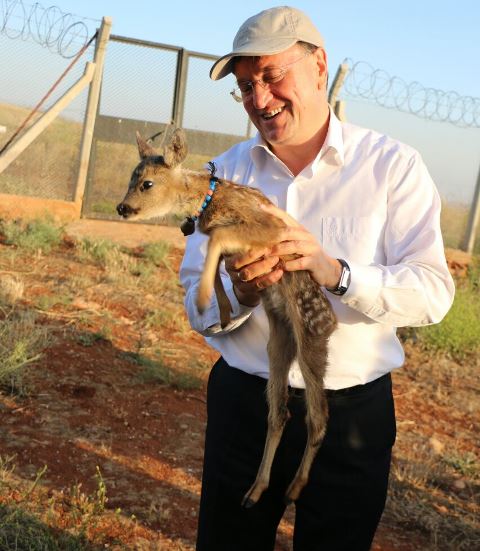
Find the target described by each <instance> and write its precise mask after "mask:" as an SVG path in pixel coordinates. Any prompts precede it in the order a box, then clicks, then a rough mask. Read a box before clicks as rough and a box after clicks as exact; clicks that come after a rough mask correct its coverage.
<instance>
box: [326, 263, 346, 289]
mask: <svg viewBox="0 0 480 551" xmlns="http://www.w3.org/2000/svg"><path fill="white" fill-rule="evenodd" d="M337 260H338V261H339V262H340V264H341V265H342V273H341V275H340V281H339V282H338V285H337V286H336V287H333V289H332V288H330V289H329V288H328V287H326V289H327V291H330V293H333V294H334V295H338V296H342V295H344V294H345V293H346V292H347V289H348V286H349V285H350V279H351V274H350V266H349V265H348V264H347V263H346V262H345V260H343V258H337Z"/></svg>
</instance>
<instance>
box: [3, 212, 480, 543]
mask: <svg viewBox="0 0 480 551" xmlns="http://www.w3.org/2000/svg"><path fill="white" fill-rule="evenodd" d="M65 231H66V233H67V234H68V236H70V237H69V239H67V240H66V242H65V244H64V245H63V246H62V248H61V250H60V251H56V252H54V253H52V254H51V255H47V256H40V257H37V258H35V259H34V260H33V261H32V258H31V257H28V255H27V256H22V257H16V258H15V268H14V269H12V266H11V265H10V264H9V263H8V261H7V260H2V262H1V264H0V273H2V272H3V273H7V272H15V273H16V274H20V275H21V276H22V279H23V281H24V283H25V296H24V301H25V303H28V304H33V305H35V304H38V300H39V299H40V297H44V296H52V295H53V294H54V293H59V292H60V289H61V288H63V285H67V284H68V282H69V280H71V278H72V274H76V275H77V277H80V272H82V273H81V276H82V277H83V278H85V277H90V278H91V281H92V282H94V284H93V283H92V285H90V286H89V287H88V290H87V291H82V292H81V293H78V290H77V294H76V293H75V289H74V288H75V284H73V287H72V286H71V287H69V292H70V293H71V295H72V296H71V300H69V301H65V303H64V304H62V303H61V302H59V303H54V304H52V306H51V307H49V308H48V309H46V308H43V310H42V315H43V319H44V323H45V324H48V326H49V329H50V331H51V333H52V335H53V336H54V339H53V340H52V344H51V345H50V346H49V347H48V348H47V349H46V350H45V353H44V356H43V358H42V359H41V360H40V361H39V362H38V363H37V364H36V365H35V369H33V370H32V372H31V375H30V378H29V385H30V392H29V393H28V395H27V396H26V397H24V398H20V397H10V396H8V395H5V394H3V395H2V394H0V425H1V427H2V430H1V431H0V455H3V456H6V455H8V456H14V457H15V464H16V471H15V472H16V473H17V475H18V476H21V477H22V478H24V479H26V480H33V479H34V478H35V475H36V473H38V471H39V469H41V468H42V467H43V466H44V465H46V466H47V467H48V470H47V472H46V473H45V475H44V476H43V477H42V481H41V484H42V487H43V488H45V489H46V491H47V492H48V495H49V496H51V497H52V496H53V497H55V496H57V497H58V495H59V492H60V493H61V492H66V491H67V490H66V489H68V488H71V487H72V486H74V485H76V484H78V483H81V488H82V491H83V492H85V493H92V492H93V493H94V492H95V491H96V488H97V481H96V480H97V479H96V478H95V474H96V472H97V471H96V469H97V466H98V467H99V468H100V471H101V473H102V477H103V480H104V482H105V485H106V488H107V495H108V504H107V507H108V510H110V511H114V510H116V509H118V511H119V512H118V515H119V516H120V517H122V519H123V520H122V522H119V521H116V520H115V519H114V520H111V521H104V522H103V524H102V525H101V526H100V527H99V528H98V529H97V532H98V533H97V536H96V537H98V538H99V541H101V542H102V545H103V547H105V548H107V547H108V548H110V549H139V550H143V549H144V550H147V549H151V550H154V549H161V550H165V551H172V550H193V549H194V541H195V532H196V523H197V510H198V502H199V493H200V479H201V467H202V454H203V433H204V428H205V421H206V411H205V383H206V379H207V377H208V370H209V366H210V365H211V364H212V363H213V362H214V361H215V359H216V357H217V355H216V353H215V352H214V351H212V350H210V349H208V348H207V347H206V346H205V345H204V343H203V339H202V338H201V337H200V336H199V335H196V334H195V333H193V332H192V331H191V330H190V329H189V328H188V327H187V326H186V325H185V324H184V323H183V324H179V322H178V320H175V319H173V320H172V319H171V320H170V321H169V323H167V324H164V325H162V327H155V329H154V330H152V329H151V328H147V326H146V325H145V319H146V312H147V313H148V312H151V311H154V310H155V309H159V308H161V305H162V304H165V303H166V301H170V302H171V301H172V300H173V301H174V302H175V306H176V310H175V312H176V315H177V316H178V315H180V314H178V313H179V312H181V311H182V306H181V292H180V290H179V289H178V283H177V284H174V285H176V287H175V289H174V291H172V290H171V288H170V287H167V288H164V289H163V291H162V293H163V296H161V297H159V296H157V293H156V291H155V289H152V290H151V292H148V291H146V290H145V289H138V290H137V291H136V292H134V291H132V289H131V288H128V289H120V288H119V287H117V288H115V285H112V284H111V283H108V281H105V279H104V276H102V277H99V275H98V273H97V272H98V268H97V267H95V266H93V265H91V264H88V263H87V264H78V260H77V259H76V258H75V257H74V253H73V252H72V250H73V248H74V246H73V245H72V242H73V243H74V242H75V240H79V239H81V238H83V237H90V238H93V237H95V238H97V239H107V240H111V241H114V242H117V243H119V244H122V245H125V246H128V247H139V246H140V245H141V244H144V243H147V242H154V241H158V240H159V239H162V240H167V241H168V242H169V243H171V244H172V245H173V247H172V249H171V252H170V255H169V260H170V263H171V267H172V271H173V272H176V271H177V270H178V266H179V262H180V259H181V253H182V248H183V244H184V238H183V236H182V235H181V233H180V230H179V229H178V228H164V227H159V226H153V225H140V224H126V223H123V222H99V221H93V220H80V221H77V222H74V223H70V224H68V225H67V226H66V228H65ZM7 249H8V247H6V246H5V245H1V244H0V258H4V259H5V258H7V256H6V253H7V252H8V250H7ZM162 273H163V272H162ZM169 277H170V278H172V277H173V278H175V277H176V275H175V274H173V276H172V273H171V272H170V273H169ZM102 278H103V279H102ZM65 292H67V291H65ZM181 315H182V316H183V314H181ZM139 336H141V337H142V343H141V346H142V347H143V348H142V350H144V349H149V350H153V349H154V346H157V347H159V348H160V349H161V351H162V361H163V362H164V363H165V364H166V365H167V366H168V367H169V368H170V369H171V370H172V372H176V373H181V372H182V366H188V368H189V373H192V372H194V373H195V376H196V378H197V380H199V381H200V383H199V388H193V387H192V388H186V386H185V385H181V384H175V383H173V384H158V383H153V382H152V381H151V380H149V379H148V378H146V377H144V376H143V375H144V367H145V366H143V365H142V364H141V363H139V361H138V356H136V355H135V353H136V351H138V350H140V345H139ZM149 347H150V348H149ZM410 357H411V358H414V355H413V356H410ZM408 361H411V360H407V363H408ZM413 361H414V360H413ZM410 385H411V380H410V378H409V371H408V366H407V369H406V370H405V371H403V372H402V373H398V374H396V375H395V394H396V402H397V412H398V419H399V430H400V431H406V432H408V431H411V430H414V427H415V426H416V420H417V419H419V418H420V417H421V418H422V420H423V422H424V423H425V424H426V425H425V426H426V427H427V433H428V437H430V436H431V435H434V436H435V435H437V436H438V431H439V429H438V426H437V425H438V419H436V415H441V414H442V411H441V410H440V412H439V413H438V412H437V414H435V413H433V412H432V411H431V410H430V409H429V408H428V405H426V404H423V406H422V405H421V404H419V403H417V402H416V398H415V395H414V393H412V392H411V389H410ZM462 423H463V420H462V419H454V420H453V422H452V423H451V424H450V426H451V431H450V432H448V433H445V434H441V438H442V439H443V440H444V441H449V440H451V439H455V438H456V435H455V433H456V430H457V429H458V427H460V426H462ZM462 430H464V429H462ZM472 430H473V429H472ZM475 445H476V444H475V438H474V437H473V436H469V437H468V438H467V440H466V443H464V446H465V449H473V450H474V449H475ZM459 491H460V490H459ZM292 519H293V510H292V509H291V508H290V509H289V510H288V511H287V514H286V515H285V518H284V519H283V520H282V523H281V526H280V529H279V535H278V541H277V547H276V551H288V550H290V549H291V543H290V542H291V536H292V530H293V525H292ZM117 520H118V519H117ZM57 524H58V522H57ZM120 544H121V545H123V547H122V546H121V545H120ZM430 548H431V547H429V546H428V538H427V537H426V535H425V534H423V533H422V532H420V531H418V530H415V528H414V527H413V528H411V529H409V528H407V527H405V526H403V525H399V524H397V523H396V522H395V519H394V518H393V517H392V516H390V517H389V516H386V517H385V518H384V519H383V520H382V524H381V526H380V529H379V532H378V534H377V537H376V540H375V544H374V547H373V549H374V550H376V551H379V550H382V551H414V550H415V551H418V550H419V549H430ZM432 549H433V548H432ZM438 549H441V547H438ZM226 551H228V550H226ZM246 551H248V550H246Z"/></svg>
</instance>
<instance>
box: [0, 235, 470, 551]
mask: <svg viewBox="0 0 480 551" xmlns="http://www.w3.org/2000/svg"><path fill="white" fill-rule="evenodd" d="M0 248H1V253H2V254H1V257H0V295H1V296H3V299H2V300H3V305H4V306H3V308H4V314H3V316H4V320H3V321H4V325H3V326H2V327H6V326H9V327H13V325H10V322H12V323H13V320H14V316H13V310H12V309H13V308H14V309H15V311H16V312H17V314H16V315H18V313H19V312H22V313H23V314H27V313H29V314H35V315H34V316H32V318H31V320H30V325H27V324H26V321H25V319H23V320H22V323H23V327H24V329H23V330H22V331H23V334H25V333H27V334H33V332H34V330H36V329H39V328H42V327H43V328H45V327H49V325H48V324H49V323H53V322H55V323H56V339H57V342H58V340H59V341H60V344H61V346H59V347H58V346H57V348H56V350H61V349H62V348H63V343H67V342H69V341H68V338H71V336H72V335H73V338H74V339H75V341H76V343H78V344H79V345H80V348H81V354H82V356H83V355H84V356H85V358H86V360H85V361H87V365H89V366H90V367H89V369H90V370H92V371H91V373H93V372H96V371H97V370H98V369H100V367H102V366H101V365H100V364H99V365H90V364H89V363H88V358H89V357H90V356H89V354H90V352H93V351H95V350H96V349H98V348H101V347H102V346H105V343H107V342H108V343H112V347H113V345H114V346H115V348H114V349H113V350H116V351H117V352H116V353H115V354H116V355H113V356H108V362H110V361H112V362H113V361H117V359H118V357H121V359H122V361H127V362H128V365H131V366H134V368H135V370H136V378H134V379H131V380H130V382H129V383H128V384H129V385H131V386H133V387H134V389H136V388H137V387H136V386H135V385H140V386H139V387H138V388H144V387H143V386H142V385H148V386H154V385H163V386H165V385H169V386H171V387H172V393H174V392H176V390H173V389H178V388H180V389H182V390H183V391H186V392H195V390H189V389H195V388H196V387H197V386H198V384H199V380H201V381H202V380H204V379H205V376H206V373H207V372H208V367H209V365H210V357H207V356H202V355H201V353H200V352H199V350H200V349H195V350H196V352H192V351H191V350H192V348H191V347H192V346H193V336H191V333H190V332H189V329H188V325H187V322H186V319H185V315H184V312H183V295H182V291H181V289H180V287H179V285H178V281H177V276H176V273H175V269H176V267H178V260H179V259H178V258H177V259H176V262H177V264H176V265H175V267H174V266H173V265H172V251H171V250H169V249H168V248H167V247H166V246H165V245H164V244H161V243H160V244H158V245H155V246H151V247H146V248H137V249H134V250H133V249H124V248H122V247H119V246H117V245H115V244H113V243H110V242H93V241H91V240H85V241H79V242H75V243H71V242H65V241H62V242H61V243H60V244H59V245H56V246H53V247H52V249H51V252H50V253H49V255H48V256H45V255H42V254H35V255H32V254H31V252H30V251H29V250H27V249H22V247H21V246H18V245H16V246H14V245H8V246H6V245H2V244H0ZM2 270H3V271H2ZM472 281H473V280H472ZM472 292H473V291H472ZM42 297H43V298H42ZM471 302H472V303H473V302H474V301H471ZM39 303H41V305H42V306H43V308H42V311H41V312H40V313H39V312H35V308H38V306H39ZM20 306H21V309H19V308H20ZM5 308H7V309H5ZM10 312H12V313H10ZM10 316H12V317H11V318H10ZM7 318H8V319H7ZM6 320H7V321H8V323H7V322H6ZM40 322H41V323H40ZM26 328H27V329H26ZM22 331H21V330H20V329H19V328H18V327H17V328H14V329H13V330H12V331H11V332H10V337H9V338H8V340H9V342H17V341H18V337H19V335H21V334H22ZM447 333H448V331H447ZM62 335H63V336H62ZM182 339H183V340H182ZM176 342H181V343H183V344H182V345H175V343H176ZM185 342H188V344H185ZM50 346H53V345H50V344H48V345H47V349H48V347H50ZM405 346H406V350H407V361H406V365H405V367H404V368H403V369H402V370H399V371H398V372H397V373H395V374H394V389H395V394H396V404H397V419H398V438H397V444H396V447H395V452H394V455H395V457H394V462H393V467H392V476H391V488H390V495H389V499H388V503H387V509H386V512H385V516H384V520H383V526H384V527H386V531H388V533H391V534H393V535H394V536H395V537H397V536H398V537H399V538H401V539H402V541H403V543H405V542H406V543H407V544H408V545H410V544H411V546H410V547H405V546H404V547H402V550H403V549H409V550H410V549H411V550H414V549H415V550H416V549H422V551H423V550H432V551H433V550H452V551H453V550H459V551H463V550H466V549H468V550H470V549H476V548H479V546H480V542H479V539H478V537H479V526H478V518H479V514H480V508H479V495H480V485H479V478H480V471H479V459H478V433H479V430H480V429H479V427H480V422H479V419H478V412H479V410H480V408H479V397H478V388H479V377H480V376H479V370H478V368H479V367H480V365H479V359H478V354H477V355H470V356H468V357H456V358H453V357H452V356H451V354H445V353H444V351H442V348H441V347H440V348H439V349H437V350H436V351H435V352H433V351H432V350H431V349H428V348H426V347H425V346H424V345H423V344H422V341H421V338H420V337H418V335H417V340H416V341H415V342H414V341H413V340H412V338H408V339H407V342H406V343H405ZM179 347H183V348H182V349H180V348H179ZM202 350H203V348H202ZM119 351H123V352H122V354H123V355H121V354H120V352H119ZM189 352H190V355H188V353H189ZM92 357H93V356H92ZM30 365H32V366H35V362H33V363H32V364H30ZM62 365H63V364H62ZM102 365H103V364H102ZM107 365H109V364H108V363H107ZM176 365H181V366H182V369H176V368H175V369H172V366H176ZM31 373H33V371H28V370H27V371H26V372H25V376H26V381H27V382H29V381H30V380H31V379H30V376H31ZM47 373H48V369H46V373H45V374H47ZM42 376H43V374H42ZM69 377H72V375H69ZM91 377H93V375H91V374H90V375H87V374H85V375H84V379H83V380H82V384H85V383H86V382H88V380H89V378H91ZM116 377H117V378H116V380H115V384H119V383H120V379H119V377H121V375H118V376H116ZM57 382H58V383H61V384H63V385H67V386H68V384H71V383H69V379H68V377H67V376H65V380H62V375H61V374H60V381H57ZM31 392H33V394H30V398H29V400H31V402H28V403H35V400H36V399H37V397H36V396H35V386H33V387H32V391H31ZM112 392H113V390H112ZM0 396H1V397H2V401H0V413H2V409H1V408H2V404H5V403H8V404H10V405H9V408H10V409H12V410H16V409H20V410H21V409H22V408H24V407H25V405H26V404H27V402H25V401H23V402H22V399H21V398H19V397H9V396H7V394H6V393H5V392H4V394H3V395H1V393H0ZM5 400H7V402H5ZM23 400H25V399H23ZM43 402H44V403H45V405H46V406H48V407H52V408H53V407H55V408H57V407H59V405H60V404H53V403H49V402H48V399H47V398H45V399H44V401H43ZM43 402H42V404H40V405H43ZM3 407H5V406H3ZM47 411H48V410H47ZM53 411H56V409H54V410H52V412H53ZM10 415H11V414H10ZM159 416H160V417H159V423H160V419H161V411H160V413H159ZM117 417H118V419H119V420H120V421H121V423H122V425H123V423H130V422H131V419H129V418H128V416H127V412H126V411H124V410H122V409H121V408H120V407H119V408H118V411H117ZM98 421H103V420H102V419H99V420H98ZM174 422H175V420H174V419H170V420H169V422H168V424H167V426H168V427H171V426H172V424H173V423H174ZM158 426H160V425H158ZM182 430H184V429H182ZM108 434H109V438H110V440H105V441H103V442H102V443H101V444H99V449H101V450H103V452H102V453H104V454H106V455H107V454H109V453H110V454H113V450H115V449H116V448H118V445H119V444H120V443H118V442H117V441H116V433H115V430H112V431H110V432H109V433H108ZM159 438H161V436H160V437H159ZM166 438H167V439H168V438H170V439H171V438H174V439H176V441H180V439H181V433H178V434H177V433H175V434H170V433H168V435H167V437H166ZM190 439H191V437H190V436H189V438H188V439H187V440H188V441H187V442H186V443H185V444H184V446H188V444H190V445H192V444H191V443H190ZM160 441H161V447H163V446H164V445H165V444H166V439H165V440H160ZM91 442H93V440H91ZM29 444H30V443H28V442H27V444H26V446H27V448H28V445H29ZM196 446H197V448H198V443H197V444H196ZM186 449H187V450H188V452H187V455H186V456H185V457H187V458H188V457H190V455H191V453H192V451H191V450H190V449H188V448H186ZM109 450H110V452H109ZM197 451H198V450H197ZM0 456H1V457H0V486H1V488H0V549H5V550H6V551H10V549H12V550H13V549H20V548H21V547H17V548H15V547H13V546H12V545H10V544H8V545H10V547H9V546H8V545H7V544H5V543H4V541H7V540H6V539H4V540H2V539H1V538H2V537H4V538H6V537H7V536H6V534H7V535H8V537H13V535H15V537H17V536H18V534H19V533H20V532H21V534H22V537H26V536H25V535H26V534H28V533H29V532H28V530H31V533H32V534H35V535H34V536H32V537H31V538H30V541H29V542H28V540H22V541H27V543H26V544H25V545H26V546H25V547H24V548H25V549H30V548H31V549H49V550H50V549H67V550H74V549H78V550H84V549H85V550H86V549H93V548H95V546H101V547H102V548H105V544H107V543H108V545H110V546H111V547H110V548H114V547H113V545H114V544H113V543H112V542H115V545H117V546H118V547H116V548H117V549H134V548H135V547H134V546H133V544H131V542H132V541H135V542H139V543H138V545H139V546H140V545H141V544H140V542H141V541H142V539H143V538H147V539H149V540H150V541H155V540H153V539H152V538H154V537H157V538H158V541H161V542H165V541H167V540H165V539H161V538H164V537H168V536H169V534H168V533H167V534H162V533H161V529H160V528H158V530H157V532H156V536H154V535H152V534H153V532H151V531H148V530H146V527H147V526H149V523H155V522H159V523H160V525H162V526H163V524H164V523H167V524H168V522H172V519H174V518H175V517H176V516H177V515H180V516H181V515H182V514H183V511H184V508H185V505H182V502H179V503H178V504H175V503H174V502H172V501H171V500H168V501H165V499H166V498H165V495H164V494H159V495H158V496H157V497H156V500H154V501H153V500H152V501H150V506H149V507H150V508H148V507H147V509H145V510H143V509H142V507H141V506H140V505H139V504H138V505H137V508H136V509H134V512H135V514H137V511H138V516H140V517H141V520H138V519H132V518H131V516H130V512H132V509H130V512H129V514H124V513H123V512H122V513H118V512H115V509H116V506H115V507H114V508H113V509H110V502H108V501H107V500H106V498H107V496H108V495H109V492H110V485H112V488H115V486H118V488H121V486H122V484H124V483H125V481H123V480H122V479H120V478H118V477H111V476H110V477H109V478H108V480H107V479H105V480H104V481H103V482H102V481H101V480H100V479H97V480H96V481H95V484H96V487H95V489H94V490H92V489H91V488H92V480H90V479H88V480H87V479H82V478H80V479H79V480H77V482H76V483H75V484H66V485H65V487H64V488H63V489H58V488H57V489H51V488H50V487H49V486H50V483H49V482H48V481H47V480H46V477H47V476H48V473H49V471H48V470H47V472H46V474H43V475H41V476H38V475H39V472H34V473H31V477H30V479H29V478H28V477H26V476H25V474H24V473H23V474H22V475H15V471H14V470H13V466H14V465H15V464H17V463H20V459H19V457H17V458H12V457H10V456H6V455H5V453H2V452H0ZM186 461H187V460H186ZM48 467H49V468H50V467H51V465H48ZM182 467H185V468H186V469H187V470H188V462H186V463H185V465H182ZM40 474H41V473H40ZM37 478H38V481H37V483H35V480H36V479H37ZM80 483H82V484H83V486H80V485H79V484H80ZM149 484H151V481H150V482H149ZM87 486H88V487H89V488H90V490H88V491H87V490H84V489H83V488H86V487H87ZM176 495H177V497H176V498H175V499H177V500H178V499H179V498H178V494H176ZM135 497H136V498H137V499H135V502H137V501H139V500H141V498H142V495H141V493H139V494H138V495H136V496H135ZM190 506H191V505H190ZM122 507H123V506H122ZM182 507H183V508H182ZM162 523H163V524H162ZM2 530H3V532H2ZM18 537H20V536H18ZM32 538H33V539H32ZM35 538H36V539H37V540H38V542H41V543H42V544H43V547H38V546H37V547H35V546H34V545H33V542H34V541H35ZM172 538H173V536H172ZM173 540H175V538H173ZM173 540H172V541H173ZM19 541H20V540H19ZM127 541H128V542H129V543H128V544H127V543H123V544H122V542H127ZM29 544H31V547H28V545H29ZM2 545H3V547H2ZM22 545H23V544H22ZM122 545H123V547H122ZM159 545H160V548H161V549H165V550H168V551H170V550H173V549H193V544H192V543H191V542H190V543H188V542H187V543H184V542H183V543H178V542H175V543H171V542H170V543H160V544H159ZM162 545H164V547H162ZM55 546H56V547H55ZM138 548H139V549H141V547H138ZM145 548H146V549H147V548H148V547H145ZM385 548H388V549H397V547H395V545H392V546H390V547H385Z"/></svg>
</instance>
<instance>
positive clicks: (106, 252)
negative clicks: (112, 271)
mask: <svg viewBox="0 0 480 551" xmlns="http://www.w3.org/2000/svg"><path fill="white" fill-rule="evenodd" d="M119 252H120V249H119V247H118V246H117V245H115V243H113V242H112V241H107V240H103V239H102V240H92V239H88V237H86V238H84V239H82V241H81V242H80V256H81V258H82V259H84V260H91V261H93V262H94V263H95V264H97V265H99V266H102V267H104V268H105V267H107V266H108V264H109V263H110V262H111V260H112V257H116V256H118V254H119Z"/></svg>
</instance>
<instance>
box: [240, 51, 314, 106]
mask: <svg viewBox="0 0 480 551" xmlns="http://www.w3.org/2000/svg"><path fill="white" fill-rule="evenodd" d="M310 54H311V52H305V54H304V55H302V57H300V58H298V59H296V60H295V61H292V62H291V63H287V64H286V65H282V66H281V67H270V68H267V69H266V70H265V72H264V73H263V76H262V78H259V79H257V80H240V81H237V87H236V88H234V89H233V90H232V91H231V92H230V95H231V96H232V98H233V99H234V100H235V101H238V102H242V101H245V100H247V99H249V98H250V97H251V95H252V92H253V87H254V85H255V84H260V86H261V87H262V88H266V87H267V86H274V85H276V84H279V83H280V82H281V81H282V80H283V79H284V78H285V75H286V74H287V73H288V71H289V69H290V67H291V66H292V65H295V63H298V62H299V61H302V59H305V58H306V57H307V56H309V55H310Z"/></svg>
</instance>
